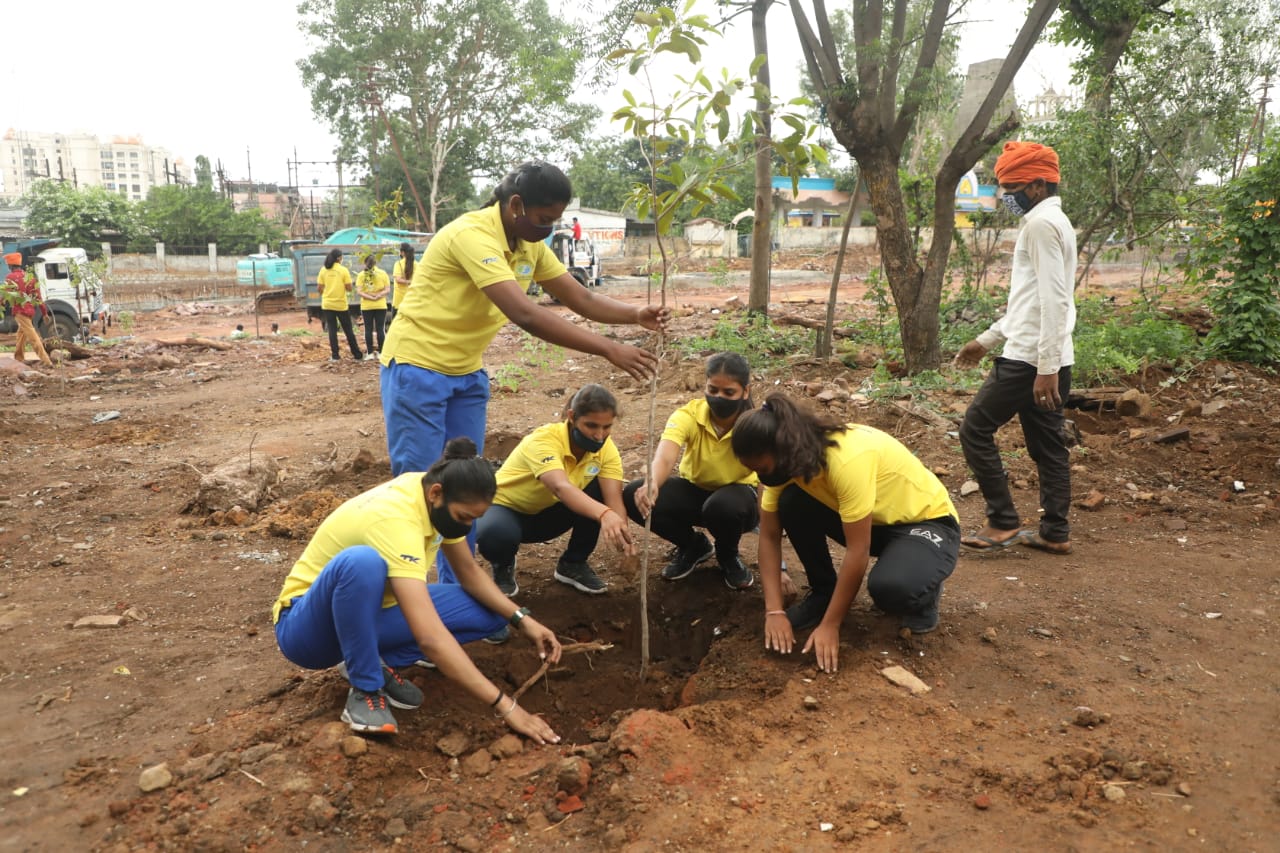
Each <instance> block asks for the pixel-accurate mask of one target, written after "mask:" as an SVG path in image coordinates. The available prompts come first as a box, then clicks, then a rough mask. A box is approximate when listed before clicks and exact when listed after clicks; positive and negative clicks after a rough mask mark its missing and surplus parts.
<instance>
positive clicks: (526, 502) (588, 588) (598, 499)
mask: <svg viewBox="0 0 1280 853" xmlns="http://www.w3.org/2000/svg"><path fill="white" fill-rule="evenodd" d="M617 415H618V402H617V400H615V399H614V397H613V395H612V394H610V393H609V392H608V390H606V389H605V388H604V387H603V386H601V385H584V386H583V387H582V388H581V389H580V390H579V391H578V393H577V394H574V395H573V399H572V400H570V401H569V405H568V406H567V407H566V413H565V419H564V420H563V421H557V422H555V423H550V424H546V425H545V426H541V427H538V428H537V429H535V430H534V431H533V432H531V433H529V434H528V435H526V436H525V437H524V438H523V439H521V440H520V443H519V444H518V445H517V446H516V449H515V450H513V451H512V452H511V455H510V456H508V457H507V461H506V462H504V463H503V465H502V468H501V469H499V471H498V494H497V497H495V498H494V500H493V508H492V509H491V510H489V512H487V513H485V515H484V518H483V520H482V521H481V522H480V523H477V524H476V545H477V547H478V549H479V551H480V554H481V556H483V557H484V558H485V559H486V560H488V561H489V563H490V564H491V565H492V566H493V578H494V581H495V583H497V585H498V588H499V589H501V590H504V591H506V593H507V594H508V595H515V594H516V593H517V592H519V590H520V585H519V582H518V581H517V580H516V551H518V550H519V548H520V545H521V544H522V543H525V542H546V541H548V540H551V539H554V538H556V537H557V536H559V535H560V534H562V533H564V532H565V531H566V530H570V529H572V531H573V533H572V534H570V536H569V543H568V544H567V545H566V546H565V549H564V553H563V554H561V556H560V560H559V562H558V563H557V564H556V570H555V575H554V577H555V579H556V580H558V581H560V583H563V584H568V585H569V586H571V587H573V588H574V589H576V590H578V591H580V592H585V593H589V594H591V595H598V594H600V593H602V592H604V591H605V590H606V589H607V588H608V585H607V584H606V583H605V582H604V581H603V580H602V579H601V578H600V577H599V576H598V575H597V574H596V573H595V571H594V570H593V569H592V568H591V566H590V565H589V564H588V563H587V559H588V558H589V557H590V556H591V554H592V552H593V551H595V548H596V542H597V541H598V539H599V537H600V535H601V534H603V535H604V538H605V541H606V542H608V543H609V544H610V545H612V546H613V547H615V548H617V549H618V550H619V551H622V552H623V553H626V554H633V553H635V545H634V543H633V542H632V540H631V534H630V532H629V531H628V530H627V517H626V510H624V509H623V505H622V457H621V456H620V455H619V454H618V448H617V447H615V446H614V444H613V441H612V439H610V438H609V433H610V432H611V431H612V430H613V422H614V419H615V418H616V417H617ZM495 639H496V638H495Z"/></svg>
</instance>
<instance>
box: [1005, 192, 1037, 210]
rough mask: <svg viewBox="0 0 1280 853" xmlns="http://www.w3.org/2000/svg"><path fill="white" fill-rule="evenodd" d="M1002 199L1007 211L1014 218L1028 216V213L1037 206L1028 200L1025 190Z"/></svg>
mask: <svg viewBox="0 0 1280 853" xmlns="http://www.w3.org/2000/svg"><path fill="white" fill-rule="evenodd" d="M1000 198H1001V200H1003V201H1004V207H1005V210H1007V211H1009V212H1010V213H1012V214H1013V215H1014V216H1026V215H1027V212H1028V211H1030V210H1031V208H1032V207H1034V206H1035V205H1033V204H1032V203H1031V199H1029V198H1027V193H1026V191H1025V190H1018V191H1017V192H1016V193H1005V194H1004V195H1002V196H1001V197H1000Z"/></svg>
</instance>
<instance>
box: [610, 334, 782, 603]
mask: <svg viewBox="0 0 1280 853" xmlns="http://www.w3.org/2000/svg"><path fill="white" fill-rule="evenodd" d="M750 409H751V367H750V365H748V364H747V360H746V358H744V357H743V356H741V355H739V354H738V353H734V352H720V353H716V354H715V355H713V356H711V357H710V358H709V359H707V386H706V394H705V396H703V397H699V398H698V399H697V400H693V401H691V402H689V403H687V404H685V405H684V406H682V407H681V408H679V409H677V410H676V411H675V412H673V413H672V414H671V417H670V418H669V419H668V420H667V426H666V428H665V429H664V430H663V431H662V439H661V440H660V441H659V442H658V447H657V449H656V450H655V451H654V454H653V462H652V463H651V464H650V466H649V477H648V480H647V481H646V480H635V481H633V482H631V483H628V484H627V487H626V488H625V489H624V490H623V492H622V498H623V501H624V502H625V503H626V507H627V514H628V515H629V516H630V517H631V520H632V521H634V522H635V523H636V524H639V525H641V526H644V522H645V518H647V517H648V516H649V515H651V514H652V516H653V521H652V524H651V529H652V530H653V532H654V533H656V534H658V535H659V536H661V537H662V538H663V539H666V540H667V541H668V542H670V543H672V544H673V545H675V546H676V553H675V557H674V558H673V559H672V560H671V562H670V563H669V564H668V565H667V567H666V568H664V569H663V570H662V579H663V580H668V581H674V580H679V579H680V578H683V577H686V576H687V575H688V574H689V573H690V572H692V571H693V569H694V567H695V566H697V565H698V564H699V563H702V562H704V561H706V560H709V559H711V557H712V556H714V557H715V558H716V562H717V563H718V564H719V566H720V571H721V573H722V574H723V575H724V582H725V584H726V585H728V587H729V588H730V589H747V588H748V587H750V586H751V584H752V583H753V582H754V578H753V576H752V574H751V570H750V569H749V568H747V566H746V564H745V563H743V562H742V558H741V557H740V556H739V555H738V541H739V540H740V539H741V538H742V534H743V533H746V532H747V531H748V530H752V529H754V528H755V526H756V523H757V522H758V521H759V517H760V515H759V511H758V508H757V504H758V496H757V494H756V474H755V472H754V471H752V470H751V469H750V468H748V467H747V466H745V465H743V464H742V463H741V462H739V461H738V457H736V456H734V455H733V446H732V445H731V443H730V436H731V435H732V434H733V425H734V424H735V423H737V421H738V417H739V415H741V414H742V413H743V412H746V411H749V410H750ZM677 461H679V463H680V473H679V475H678V476H672V469H674V468H675V465H676V462H677ZM696 527H705V528H706V530H707V533H710V534H711V537H712V539H714V540H715V545H712V544H711V542H710V541H709V540H708V539H707V536H706V534H704V533H703V532H702V531H700V530H695V529H694V528H696Z"/></svg>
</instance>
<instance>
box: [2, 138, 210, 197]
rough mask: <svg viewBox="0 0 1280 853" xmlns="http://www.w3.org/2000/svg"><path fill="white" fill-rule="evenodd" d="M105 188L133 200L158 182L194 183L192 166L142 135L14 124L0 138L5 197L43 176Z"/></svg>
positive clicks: (17, 193)
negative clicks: (33, 128)
mask: <svg viewBox="0 0 1280 853" xmlns="http://www.w3.org/2000/svg"><path fill="white" fill-rule="evenodd" d="M42 180H55V181H66V182H68V183H71V184H73V185H74V186H79V187H93V186H97V187H104V188H105V189H107V190H109V191H111V192H117V193H120V195H122V196H124V197H125V198H127V199H129V200H131V201H139V200H141V199H144V198H146V197H147V191H148V190H149V189H151V187H154V186H163V185H165V184H173V183H185V184H189V183H191V170H190V169H189V168H188V167H187V165H186V163H185V162H183V161H182V160H181V159H180V158H176V157H174V156H173V155H172V154H171V153H169V151H168V150H167V149H164V148H157V147H153V146H150V145H146V144H145V143H144V142H143V141H142V137H140V136H114V137H111V138H110V140H100V139H99V138H98V137H97V136H95V135H94V134H91V133H56V132H55V133H45V132H42V131H29V130H15V129H13V128H10V129H9V130H8V131H6V132H5V134H4V135H3V136H2V137H0V202H13V201H14V200H16V199H18V198H21V197H22V196H23V195H24V194H26V193H27V191H28V190H30V189H31V187H32V185H34V184H35V183H36V182H38V181H42Z"/></svg>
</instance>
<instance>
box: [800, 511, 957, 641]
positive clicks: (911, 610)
mask: <svg viewBox="0 0 1280 853" xmlns="http://www.w3.org/2000/svg"><path fill="white" fill-rule="evenodd" d="M778 518H779V520H780V521H781V522H782V529H783V530H785V531H786V532H787V538H788V539H790V540H791V547H792V548H794V549H795V552H796V556H797V557H799V558H800V564H801V565H803V566H804V570H805V574H807V575H808V576H809V588H810V589H812V590H813V591H814V592H816V593H818V594H820V595H828V596H829V595H831V593H832V592H833V591H834V590H835V588H836V570H835V566H834V565H833V563H832V562H831V551H830V549H829V548H828V547H827V540H828V539H834V540H835V541H837V542H839V543H840V544H841V545H844V544H845V541H844V525H843V523H842V522H841V521H840V514H839V513H837V512H836V511H835V510H833V509H832V508H831V507H829V506H827V505H826V504H824V503H822V502H821V501H819V500H818V499H817V498H815V497H813V496H812V495H810V494H809V493H808V492H806V491H804V490H803V489H801V488H800V487H799V486H796V485H790V486H787V488H785V489H783V491H782V494H781V495H780V496H779V497H778ZM959 555H960V525H959V523H958V522H957V521H956V520H955V519H954V518H953V517H951V516H949V515H946V516H943V517H941V518H931V519H927V520H924V521H916V522H911V523H909V524H877V525H873V526H872V528H871V556H873V557H875V558H876V562H875V565H874V566H872V567H871V571H870V572H868V573H867V594H868V595H870V596H871V600H872V601H874V602H875V604H876V607H879V608H880V609H881V610H883V611H884V612H885V613H893V614H895V615H903V616H905V615H910V614H915V613H922V612H925V611H927V610H929V609H930V608H932V607H936V606H937V603H938V594H939V592H941V589H942V582H943V581H945V580H946V579H947V578H948V577H950V576H951V573H952V572H953V571H955V568H956V559H957V558H958V557H959Z"/></svg>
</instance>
